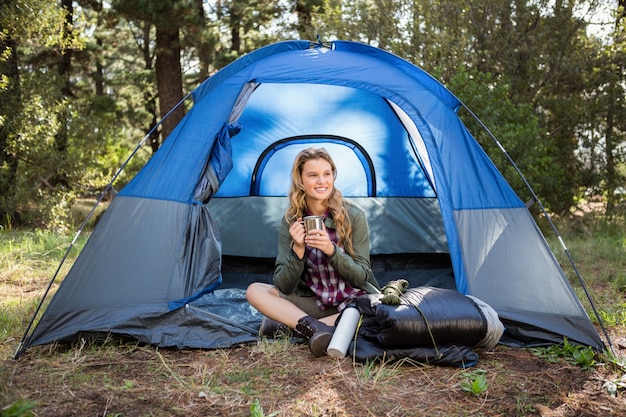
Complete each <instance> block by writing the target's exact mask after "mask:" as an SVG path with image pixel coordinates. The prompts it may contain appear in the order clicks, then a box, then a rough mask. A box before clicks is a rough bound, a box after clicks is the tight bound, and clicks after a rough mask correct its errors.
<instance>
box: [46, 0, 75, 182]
mask: <svg viewBox="0 0 626 417" xmlns="http://www.w3.org/2000/svg"><path fill="white" fill-rule="evenodd" d="M61 7H62V8H63V9H64V10H65V11H66V15H65V27H64V29H63V32H64V33H63V35H64V38H65V39H69V37H70V36H71V31H72V27H73V25H74V4H73V2H72V0H62V1H61ZM71 67H72V49H71V48H67V49H64V50H63V52H62V55H61V59H60V61H59V65H58V74H59V82H60V83H61V89H60V92H61V98H63V99H69V98H70V97H71V96H72V88H71V84H70V74H71ZM57 118H58V122H59V127H58V130H57V132H56V134H55V135H54V141H55V148H56V152H57V156H58V158H59V164H58V167H59V170H58V172H57V173H56V174H55V175H54V176H53V177H52V178H51V179H50V181H48V183H49V184H50V185H52V186H55V185H61V186H63V187H68V186H69V179H68V177H67V166H66V162H67V142H68V136H69V126H68V124H69V118H70V115H69V111H68V110H67V106H63V107H62V109H61V111H59V114H58V115H57Z"/></svg>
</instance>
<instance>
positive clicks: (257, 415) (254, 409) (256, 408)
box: [250, 398, 279, 417]
mask: <svg viewBox="0 0 626 417" xmlns="http://www.w3.org/2000/svg"><path fill="white" fill-rule="evenodd" d="M278 414H279V412H278V411H276V412H274V413H272V414H265V412H264V411H263V406H261V402H260V401H259V399H258V398H255V399H254V401H253V402H252V405H251V406H250V417H266V416H267V417H273V416H277V415H278Z"/></svg>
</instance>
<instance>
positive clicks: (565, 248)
mask: <svg viewBox="0 0 626 417" xmlns="http://www.w3.org/2000/svg"><path fill="white" fill-rule="evenodd" d="M461 106H463V108H464V109H465V110H466V111H467V112H468V113H469V114H470V115H471V116H472V117H473V118H474V120H476V122H478V124H479V125H480V126H481V127H482V128H483V129H484V130H485V132H487V134H488V135H489V136H490V137H491V139H493V141H494V142H495V143H496V145H498V148H500V150H501V151H502V153H503V154H504V156H505V157H506V159H507V160H508V161H509V163H510V164H511V166H513V168H514V169H515V171H516V172H517V174H518V175H519V176H520V178H521V179H522V181H523V182H524V184H525V185H526V188H528V191H530V193H531V195H532V199H533V200H534V201H535V202H536V203H537V204H538V205H539V208H540V209H541V212H542V213H543V215H544V216H545V217H546V219H547V220H548V223H549V224H550V227H551V228H552V230H553V231H554V233H555V235H556V237H557V238H558V240H559V243H560V244H561V247H562V248H563V251H564V252H565V255H567V259H568V260H569V263H570V265H571V266H572V269H573V270H574V273H575V274H576V277H577V278H578V282H579V283H580V285H581V287H582V289H583V291H584V292H585V295H586V296H587V300H588V301H589V303H590V305H591V309H592V310H593V313H594V315H595V317H596V319H598V323H599V325H600V328H601V329H602V333H603V334H604V337H605V338H606V341H607V344H608V346H609V349H610V350H611V353H613V355H616V352H615V349H614V348H613V344H612V343H611V338H610V337H609V334H608V332H607V331H606V328H605V327H604V322H603V321H602V318H601V317H600V313H598V310H597V309H596V306H595V304H594V302H593V299H592V297H591V293H590V292H589V290H588V288H587V284H585V280H584V279H583V277H582V276H581V274H580V272H579V271H578V267H577V266H576V263H575V262H574V259H573V258H572V255H571V254H570V252H569V249H567V246H566V245H565V242H564V241H563V238H562V237H561V234H560V233H559V231H558V229H557V228H556V225H555V224H554V222H553V221H552V217H551V216H550V214H548V212H547V211H546V209H545V207H544V206H543V204H542V203H541V200H540V199H539V197H538V196H537V194H535V191H534V190H533V188H532V187H531V186H530V184H529V183H528V181H527V180H526V177H525V176H524V174H523V173H522V171H521V170H520V169H519V167H518V166H517V164H516V163H515V161H513V158H511V156H510V155H509V153H508V152H507V151H506V149H505V148H504V146H502V144H501V143H500V141H499V140H498V139H497V138H496V137H495V135H494V134H493V133H492V132H491V130H489V128H488V127H487V126H486V125H485V124H484V123H483V122H482V121H481V120H480V119H479V118H478V116H476V114H475V113H474V112H473V111H472V110H471V109H470V108H469V107H467V106H466V105H465V104H464V103H461Z"/></svg>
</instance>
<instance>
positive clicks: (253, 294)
mask: <svg viewBox="0 0 626 417" xmlns="http://www.w3.org/2000/svg"><path fill="white" fill-rule="evenodd" d="M274 293H276V294H274ZM277 295H278V292H276V289H275V288H274V286H272V285H269V284H265V283H263V282H253V283H252V284H250V285H249V286H248V289H247V290H246V299H247V300H248V302H249V303H250V304H254V303H255V302H258V301H259V300H260V299H264V298H267V297H269V296H277Z"/></svg>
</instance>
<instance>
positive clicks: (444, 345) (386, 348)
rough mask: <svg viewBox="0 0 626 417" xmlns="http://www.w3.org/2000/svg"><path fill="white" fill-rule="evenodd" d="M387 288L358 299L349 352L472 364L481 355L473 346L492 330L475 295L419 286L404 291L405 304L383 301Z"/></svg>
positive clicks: (358, 357) (363, 358)
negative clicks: (358, 321)
mask: <svg viewBox="0 0 626 417" xmlns="http://www.w3.org/2000/svg"><path fill="white" fill-rule="evenodd" d="M382 297H383V295H382V294H369V295H364V296H361V297H358V298H357V299H356V302H355V303H356V307H357V308H358V309H359V311H360V313H361V315H362V322H361V325H360V326H359V328H358V329H357V335H356V337H355V340H353V341H352V342H351V344H350V347H349V354H350V355H351V356H353V357H354V358H355V359H356V360H358V361H361V362H364V361H367V360H371V359H377V358H378V359H383V358H384V359H386V360H391V361H395V360H400V359H402V358H409V359H413V360H415V361H418V362H422V363H428V364H438V365H450V366H462V367H468V366H473V365H475V364H476V362H477V360H478V355H477V354H476V353H475V352H474V351H473V349H472V347H473V346H475V345H476V344H478V343H479V342H480V341H481V340H482V339H483V338H484V337H485V335H486V333H487V327H488V323H487V320H486V319H485V317H484V315H483V313H482V311H481V310H480V308H479V307H478V306H477V305H476V304H475V303H474V301H473V300H472V299H471V298H469V297H466V296H465V295H463V294H461V293H459V292H458V291H456V290H450V289H443V288H436V287H417V288H410V289H408V290H406V291H405V292H404V293H403V294H402V295H401V296H400V304H397V305H396V304H383V303H382V302H381V300H382Z"/></svg>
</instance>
